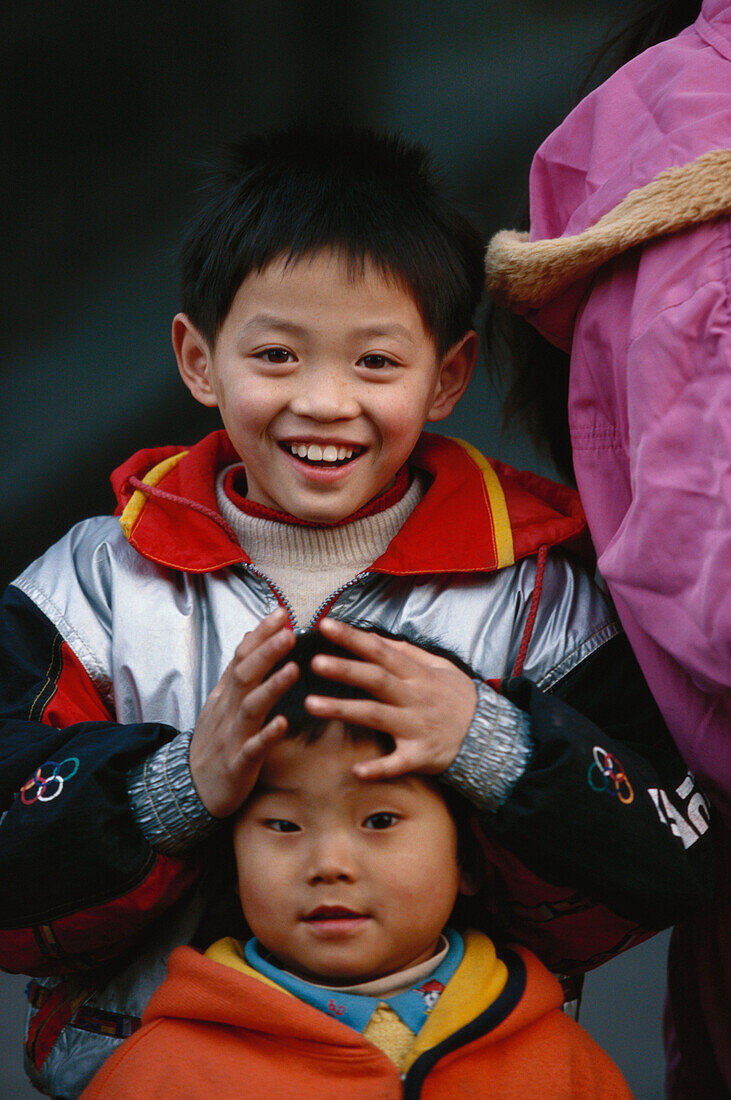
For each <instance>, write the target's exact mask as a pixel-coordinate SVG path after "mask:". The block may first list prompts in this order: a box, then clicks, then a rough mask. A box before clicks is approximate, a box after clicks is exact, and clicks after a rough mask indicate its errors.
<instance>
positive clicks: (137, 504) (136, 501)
mask: <svg viewBox="0 0 731 1100" xmlns="http://www.w3.org/2000/svg"><path fill="white" fill-rule="evenodd" d="M187 453H188V452H187V451H180V452H179V453H178V454H176V455H171V456H170V458H166V459H163V461H162V462H158V464H157V466H153V467H152V469H151V470H148V472H147V473H146V474H145V476H144V477H143V478H142V479H141V480H142V481H143V482H144V483H145V485H157V484H158V482H160V481H162V479H163V478H164V477H165V476H166V475H167V474H169V473H170V471H171V470H173V469H175V467H176V466H177V465H178V463H179V462H180V460H181V458H184V457H185V456H186V455H187ZM146 504H147V497H146V496H145V494H144V493H143V492H142V490H141V489H135V491H134V493H133V494H132V496H131V497H130V498H129V500H128V501H127V504H126V505H125V508H124V511H123V512H122V514H121V516H120V517H119V522H120V524H121V527H122V530H123V531H124V533H125V536H126V537H127V538H130V536H131V534H132V528H133V527H134V525H135V523H136V522H137V520H138V519H139V518H140V515H141V513H142V509H143V508H144V507H145V505H146Z"/></svg>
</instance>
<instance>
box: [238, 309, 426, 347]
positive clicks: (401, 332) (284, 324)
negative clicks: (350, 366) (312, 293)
mask: <svg viewBox="0 0 731 1100" xmlns="http://www.w3.org/2000/svg"><path fill="white" fill-rule="evenodd" d="M262 328H263V329H276V330H277V331H278V332H286V333H289V334H290V335H292V336H306V335H307V329H306V328H305V327H304V326H303V325H298V324H296V323H295V322H294V321H289V320H287V318H286V317H277V316H276V314H273V313H255V314H254V316H253V317H250V318H249V320H248V321H246V322H245V324H243V325H242V326H241V329H240V335H241V336H245V335H246V334H247V333H249V332H251V331H256V330H257V329H262ZM348 335H349V336H351V337H353V338H355V339H357V340H377V339H379V338H383V337H391V338H393V339H396V340H404V341H406V343H408V344H413V343H414V336H413V333H412V332H410V331H409V329H408V328H407V327H406V325H402V324H400V322H398V321H393V322H389V323H387V324H378V323H377V324H372V325H363V326H362V327H360V328H354V329H352V330H350V332H349V333H348Z"/></svg>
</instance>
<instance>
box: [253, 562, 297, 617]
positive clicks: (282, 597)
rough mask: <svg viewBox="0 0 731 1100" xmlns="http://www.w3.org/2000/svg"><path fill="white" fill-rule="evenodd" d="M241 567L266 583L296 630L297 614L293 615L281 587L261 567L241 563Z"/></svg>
mask: <svg viewBox="0 0 731 1100" xmlns="http://www.w3.org/2000/svg"><path fill="white" fill-rule="evenodd" d="M241 568H242V569H244V570H245V571H246V572H248V573H253V574H254V576H255V577H259V578H260V580H263V581H264V583H265V584H266V585H268V586H269V588H271V590H272V592H273V593H274V595H275V596H276V597H277V600H278V601H279V603H280V604H281V605H282V607H283V608H284V610H285V611H286V612H287V614H288V615H289V621H290V623H291V624H292V629H293V630H296V629H297V616H296V615H295V613H294V611H293V610H292V605H291V603H290V602H289V600H288V599H287V597H286V596H285V594H284V592H282V590H281V588H279V586H278V585H276V584H275V583H274V581H273V580H271V578H270V577H268V576H267V575H266V573H264V572H262V570H261V569H257V568H256V566H255V565H248V564H243V565H242V566H241Z"/></svg>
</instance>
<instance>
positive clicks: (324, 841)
mask: <svg viewBox="0 0 731 1100" xmlns="http://www.w3.org/2000/svg"><path fill="white" fill-rule="evenodd" d="M356 878H357V870H356V865H355V859H354V857H353V850H352V846H351V845H350V844H349V843H348V840H347V837H345V836H342V835H340V834H333V835H331V836H327V837H322V838H320V839H318V840H317V841H314V842H313V845H312V849H311V852H310V868H309V874H308V880H309V882H310V884H311V885H317V884H318V883H335V882H354V881H355V879H356Z"/></svg>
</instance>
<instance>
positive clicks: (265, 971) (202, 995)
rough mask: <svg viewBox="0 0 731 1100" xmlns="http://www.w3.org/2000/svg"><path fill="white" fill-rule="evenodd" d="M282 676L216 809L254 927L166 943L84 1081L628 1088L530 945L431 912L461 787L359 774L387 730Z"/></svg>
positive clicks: (364, 1093)
mask: <svg viewBox="0 0 731 1100" xmlns="http://www.w3.org/2000/svg"><path fill="white" fill-rule="evenodd" d="M314 648H315V651H317V649H319V648H321V646H320V645H318V643H317V640H316V639H315V644H314ZM300 650H302V647H300ZM305 660H309V655H308V654H305ZM302 674H303V676H304V677H305V679H307V680H309V683H308V685H307V688H306V689H305V690H312V688H313V687H315V688H316V687H318V685H317V684H315V683H313V680H314V677H313V676H312V675H311V673H310V669H309V667H304V666H303V668H302ZM326 687H327V685H326V684H324V683H320V684H319V689H320V690H323V689H326ZM298 693H299V696H300V709H299V711H298V707H297V704H296V702H295V705H294V706H293V705H292V703H291V701H290V700H289V699H287V698H285V699H284V700H283V704H284V710H285V711H286V713H287V714H288V721H289V723H290V724H291V731H292V732H291V733H290V734H289V735H287V734H286V733H284V732H283V733H282V736H284V737H285V738H286V739H284V740H283V739H281V736H280V739H279V740H278V741H277V742H276V743H275V744H273V745H271V746H270V748H269V751H268V752H267V754H266V757H265V758H264V760H263V762H262V763H261V766H260V768H257V767H256V766H253V767H252V772H251V781H252V782H253V783H254V786H253V789H252V792H251V794H250V796H249V797H248V799H247V800H246V802H245V803H244V806H243V807H242V809H241V810H240V812H239V814H238V815H237V817H236V820H235V823H234V827H233V847H234V851H235V856H236V867H237V892H238V895H239V898H240V900H241V906H242V909H243V914H244V917H245V919H246V923H247V925H248V928H249V930H250V932H251V933H252V934H253V935H252V938H249V939H248V940H247V942H245V943H244V942H241V941H238V940H235V939H232V938H228V937H227V938H225V939H222V940H219V941H217V942H216V943H214V944H213V946H212V947H210V948H209V950H208V951H207V952H206V956H205V958H204V957H202V956H200V955H198V954H197V953H196V952H195V951H193V950H192V949H191V948H180V949H178V950H177V951H176V952H175V953H174V954H173V956H172V958H171V960H170V966H169V976H168V978H167V980H166V981H165V982H164V983H163V985H162V987H161V988H160V990H159V991H158V992H157V993H156V994H155V995H154V996H153V999H152V1001H151V1003H150V1006H149V1008H148V1010H147V1012H146V1013H145V1018H144V1021H143V1027H142V1029H141V1030H140V1031H139V1032H138V1033H137V1034H136V1035H135V1036H134V1038H132V1039H131V1040H129V1041H128V1042H127V1043H126V1044H124V1046H123V1047H122V1048H121V1050H120V1051H119V1052H118V1053H117V1054H116V1055H115V1056H114V1057H113V1058H111V1059H110V1060H109V1062H108V1063H107V1064H106V1065H105V1066H104V1067H103V1068H102V1070H101V1071H100V1073H99V1075H98V1077H97V1078H96V1079H95V1080H94V1081H93V1082H92V1084H91V1086H90V1087H89V1089H88V1090H87V1091H86V1092H85V1094H84V1100H93V1098H94V1097H102V1096H114V1097H115V1098H117V1100H125V1098H130V1100H131V1098H132V1097H135V1098H136V1097H138V1096H156V1097H161V1098H164V1097H177V1096H180V1095H182V1094H185V1095H190V1096H195V1097H197V1098H200V1100H205V1098H207V1097H211V1098H214V1097H216V1098H218V1097H227V1096H240V1095H245V1096H247V1097H248V1098H250V1100H268V1098H269V1097H272V1096H276V1097H287V1098H289V1097H296V1096H303V1097H304V1096H308V1097H318V1098H323V1100H325V1098H330V1097H332V1098H335V1097H342V1096H343V1095H347V1096H348V1097H353V1098H356V1100H365V1098H369V1100H386V1098H388V1097H399V1096H406V1097H416V1096H423V1097H425V1098H426V1097H441V1098H444V1097H447V1096H456V1095H458V1094H459V1095H463V1094H464V1095H486V1094H487V1092H486V1090H489V1095H490V1096H491V1097H493V1098H495V1100H500V1098H502V1100H507V1098H515V1097H520V1100H531V1098H536V1100H538V1098H540V1100H552V1098H553V1100H570V1098H572V1097H574V1098H576V1100H597V1098H599V1097H602V1098H606V1100H608V1098H610V1097H613V1098H616V1100H620V1098H621V1100H629V1097H630V1095H631V1094H630V1092H629V1090H628V1088H627V1086H626V1084H625V1083H624V1081H623V1080H622V1077H621V1074H620V1073H619V1071H618V1070H617V1068H616V1066H614V1065H613V1064H612V1063H611V1062H610V1060H609V1058H608V1057H607V1056H606V1055H605V1054H604V1053H603V1051H601V1050H600V1049H599V1048H598V1047H597V1046H596V1045H595V1044H594V1043H593V1041H592V1040H591V1039H590V1038H589V1036H588V1035H587V1034H586V1033H585V1032H584V1031H583V1030H582V1029H581V1028H580V1027H578V1025H577V1024H576V1023H574V1021H573V1020H570V1019H569V1018H567V1017H566V1016H565V1015H564V1014H563V1013H562V1012H561V1011H560V1005H561V1000H562V994H561V989H560V987H559V985H558V983H557V982H556V980H555V979H554V978H552V977H551V976H550V975H549V974H548V972H547V971H546V970H545V969H544V968H543V967H542V966H541V964H540V963H539V962H538V960H537V959H536V958H535V956H533V955H532V954H531V953H530V952H528V951H525V950H523V949H520V948H519V949H518V950H517V953H516V951H514V950H512V949H507V948H500V949H499V951H497V952H496V949H495V946H494V944H493V942H492V941H491V940H490V939H489V938H488V937H487V936H486V935H484V934H480V933H479V932H475V931H473V930H467V929H465V928H462V929H459V928H458V927H455V926H454V925H453V926H452V927H449V928H447V927H446V925H447V924H448V922H449V923H450V924H452V921H451V920H450V918H451V917H452V915H453V910H454V907H455V902H456V901H457V899H458V897H459V895H460V894H461V893H465V894H468V895H472V894H475V893H476V890H477V882H476V881H474V880H473V877H472V874H471V872H470V871H468V870H467V869H466V865H467V862H468V850H469V846H470V844H472V845H474V844H475V838H474V836H472V835H471V832H470V829H469V825H468V815H467V804H464V805H462V804H461V803H460V800H459V798H458V797H457V796H454V795H452V796H451V797H450V799H449V801H447V800H446V797H445V791H444V788H442V787H440V785H439V784H438V783H437V782H435V781H434V780H430V779H429V778H428V777H426V776H420V775H414V774H408V775H402V776H399V777H398V778H396V779H387V780H376V781H368V780H364V779H360V778H358V776H357V775H356V771H357V769H358V768H359V767H362V766H363V765H368V764H370V763H371V762H373V761H374V760H378V759H380V757H381V756H382V755H383V752H384V749H385V750H388V748H389V745H388V742H389V739H388V738H387V737H386V736H385V735H383V734H379V733H376V732H374V731H370V730H365V729H362V728H358V727H350V726H348V727H346V726H344V725H343V724H342V723H341V722H320V723H318V722H316V721H313V719H311V718H308V716H307V714H306V713H305V712H304V711H303V710H302V709H301V698H302V692H299V689H298ZM290 695H291V693H290ZM278 709H279V708H278ZM390 747H392V746H390ZM257 773H258V774H257ZM473 863H474V860H473ZM229 888H230V887H229ZM356 1033H357V1035H356Z"/></svg>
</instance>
